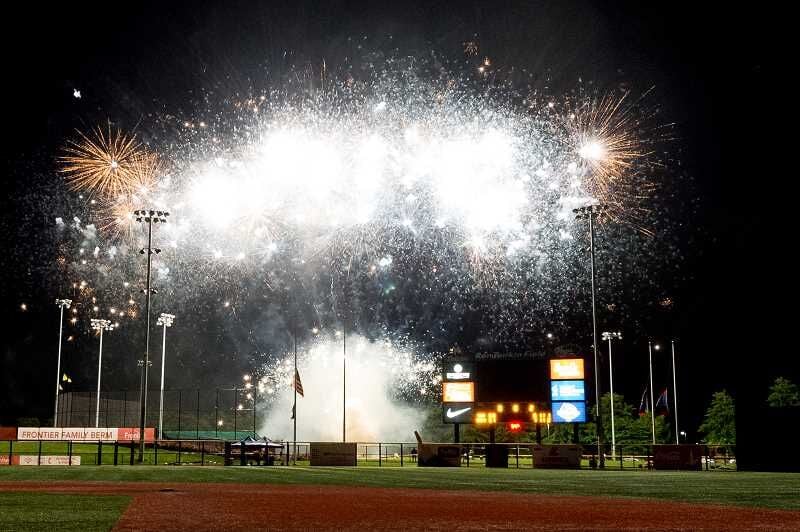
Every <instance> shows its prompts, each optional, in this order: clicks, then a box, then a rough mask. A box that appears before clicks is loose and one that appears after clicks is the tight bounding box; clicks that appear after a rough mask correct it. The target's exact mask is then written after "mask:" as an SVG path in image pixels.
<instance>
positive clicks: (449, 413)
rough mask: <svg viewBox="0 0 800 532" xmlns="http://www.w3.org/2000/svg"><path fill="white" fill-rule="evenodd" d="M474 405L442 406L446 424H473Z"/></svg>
mask: <svg viewBox="0 0 800 532" xmlns="http://www.w3.org/2000/svg"><path fill="white" fill-rule="evenodd" d="M472 407H473V404H472V403H450V404H447V405H444V406H442V421H443V422H444V423H472V415H473V411H472Z"/></svg>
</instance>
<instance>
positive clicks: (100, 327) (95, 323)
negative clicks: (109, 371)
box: [91, 318, 114, 428]
mask: <svg viewBox="0 0 800 532" xmlns="http://www.w3.org/2000/svg"><path fill="white" fill-rule="evenodd" d="M91 323H92V329H94V330H95V331H100V356H99V358H98V359H97V404H96V406H95V409H94V428H97V427H99V426H100V375H101V371H102V369H103V331H113V330H114V326H113V325H111V321H109V320H101V319H97V318H92V321H91Z"/></svg>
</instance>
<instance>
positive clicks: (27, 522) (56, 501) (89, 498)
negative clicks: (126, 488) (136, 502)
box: [0, 492, 131, 531]
mask: <svg viewBox="0 0 800 532" xmlns="http://www.w3.org/2000/svg"><path fill="white" fill-rule="evenodd" d="M130 500H131V498H130V497H127V496H120V495H64V494H49V493H20V492H0V508H2V509H3V511H2V512H0V530H46V529H48V528H49V529H55V530H81V531H83V530H110V529H111V528H112V527H113V526H114V524H115V523H116V522H117V520H118V519H119V516H120V515H121V514H122V512H123V511H124V510H125V508H126V507H127V506H128V503H129V502H130Z"/></svg>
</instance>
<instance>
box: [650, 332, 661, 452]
mask: <svg viewBox="0 0 800 532" xmlns="http://www.w3.org/2000/svg"><path fill="white" fill-rule="evenodd" d="M654 347H655V350H656V351H658V350H659V349H661V346H660V345H658V344H656V345H653V342H651V341H648V342H647V353H648V355H649V356H650V426H651V427H652V432H653V445H655V444H656V404H655V403H654V402H653V400H654V399H653V348H654Z"/></svg>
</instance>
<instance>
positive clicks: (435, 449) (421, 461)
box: [417, 443, 461, 467]
mask: <svg viewBox="0 0 800 532" xmlns="http://www.w3.org/2000/svg"><path fill="white" fill-rule="evenodd" d="M417 466H418V467H460V466H461V446H460V445H448V444H441V443H422V444H420V446H419V456H418V459H417Z"/></svg>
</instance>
